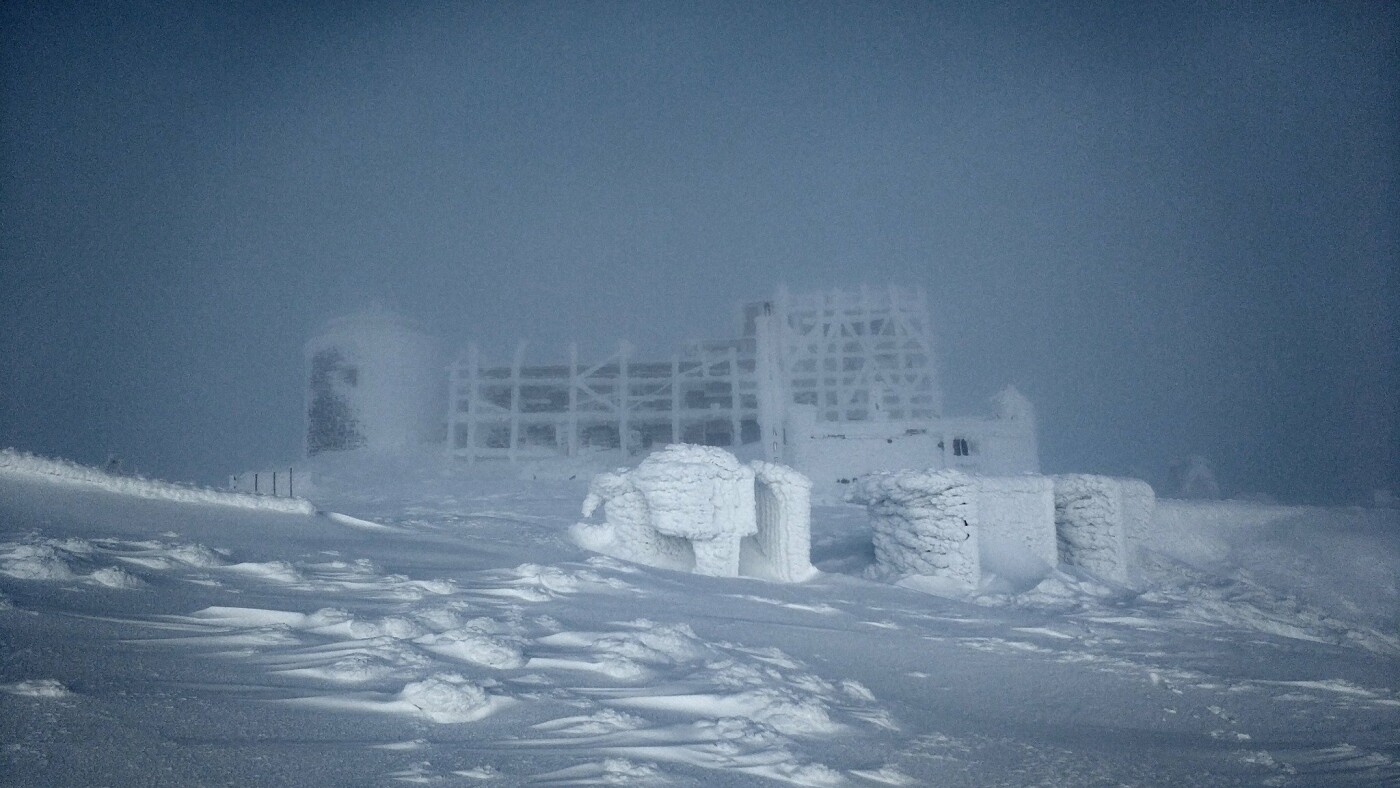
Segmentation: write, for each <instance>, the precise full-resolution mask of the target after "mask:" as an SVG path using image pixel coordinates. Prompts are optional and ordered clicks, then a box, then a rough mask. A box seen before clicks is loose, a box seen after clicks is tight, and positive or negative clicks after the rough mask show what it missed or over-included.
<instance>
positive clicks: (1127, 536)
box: [1055, 474, 1156, 583]
mask: <svg viewBox="0 0 1400 788" xmlns="http://www.w3.org/2000/svg"><path fill="white" fill-rule="evenodd" d="M1155 501H1156V499H1155V497H1154V495H1153V492H1152V488H1151V487H1150V486H1148V485H1147V484H1146V483H1145V482H1142V481H1138V480H1136V479H1116V478H1113V477H1109V476H1094V475H1090V474H1065V475H1061V476H1056V477H1055V531H1056V534H1057V536H1058V539H1059V549H1060V561H1061V562H1062V563H1064V564H1065V565H1067V566H1072V567H1076V568H1078V569H1083V570H1085V571H1087V572H1090V573H1092V574H1095V575H1097V576H1098V577H1100V578H1103V579H1105V580H1111V581H1114V582H1118V583H1128V582H1131V581H1132V580H1133V579H1134V576H1135V574H1136V566H1135V564H1136V561H1135V557H1136V554H1137V550H1138V547H1139V546H1140V545H1141V544H1143V543H1144V540H1145V538H1146V536H1147V529H1148V528H1149V527H1150V523H1151V521H1152V512H1153V509H1154V506H1155Z"/></svg>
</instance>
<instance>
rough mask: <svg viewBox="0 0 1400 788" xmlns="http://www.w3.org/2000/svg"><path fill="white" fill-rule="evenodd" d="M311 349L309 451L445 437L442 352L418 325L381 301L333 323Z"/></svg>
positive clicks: (383, 448) (381, 447)
mask: <svg viewBox="0 0 1400 788" xmlns="http://www.w3.org/2000/svg"><path fill="white" fill-rule="evenodd" d="M305 350H306V369H307V386H306V454H307V456H308V457H309V456H314V455H316V454H320V453H321V452H325V451H345V450H349V449H367V450H371V451H377V452H400V451H406V450H411V449H415V448H417V447H419V446H422V445H424V444H429V443H439V442H441V440H442V424H443V418H444V416H443V414H444V412H445V393H446V378H445V373H444V372H443V370H444V361H443V355H442V351H441V348H440V347H439V345H438V342H437V340H436V339H434V338H433V337H431V336H429V335H428V334H427V333H425V332H424V331H423V330H422V329H420V328H419V327H418V326H416V325H415V324H413V323H411V322H410V321H408V320H405V319H404V318H401V317H399V316H398V315H395V314H393V313H392V312H389V311H387V310H385V309H383V308H382V307H375V308H371V309H369V310H367V311H365V312H361V313H359V314H357V315H351V316H348V317H340V318H336V319H334V320H331V321H329V322H328V323H326V325H325V327H324V328H323V329H322V330H321V333H320V334H319V335H318V336H316V337H314V338H312V339H311V340H310V341H308V342H307V343H306V347H305Z"/></svg>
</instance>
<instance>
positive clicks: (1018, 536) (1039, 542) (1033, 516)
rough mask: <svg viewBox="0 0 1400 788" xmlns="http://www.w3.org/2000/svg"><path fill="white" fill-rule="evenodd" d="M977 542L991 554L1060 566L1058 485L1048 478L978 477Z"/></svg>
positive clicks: (1026, 476) (1028, 476) (1027, 475)
mask: <svg viewBox="0 0 1400 788" xmlns="http://www.w3.org/2000/svg"><path fill="white" fill-rule="evenodd" d="M975 482H976V485H977V520H978V521H977V531H978V534H977V538H978V540H979V543H980V547H981V551H982V554H983V555H984V556H986V555H987V554H988V552H989V551H991V552H995V553H998V554H999V555H1000V556H1001V557H1006V556H1007V554H1008V553H1015V554H1017V555H1020V556H1027V557H1030V558H1034V559H1035V560H1036V561H1038V562H1040V563H1043V564H1045V565H1046V566H1048V567H1054V566H1055V565H1056V564H1057V563H1058V562H1059V547H1058V546H1057V544H1056V540H1055V485H1054V483H1053V482H1052V481H1051V479H1050V477H1049V476H1039V475H1036V474H1029V473H1028V474H1023V475H1021V476H978V477H976V478H975Z"/></svg>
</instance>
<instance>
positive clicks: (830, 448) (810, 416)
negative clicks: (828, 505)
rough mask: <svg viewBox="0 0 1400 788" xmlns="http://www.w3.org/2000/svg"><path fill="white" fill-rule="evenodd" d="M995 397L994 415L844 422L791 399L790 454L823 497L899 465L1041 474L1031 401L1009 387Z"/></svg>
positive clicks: (901, 466) (983, 472)
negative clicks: (819, 418)
mask: <svg viewBox="0 0 1400 788" xmlns="http://www.w3.org/2000/svg"><path fill="white" fill-rule="evenodd" d="M993 404H994V406H995V412H994V414H993V415H992V416H990V417H976V416H971V417H946V416H945V417H938V418H934V419H928V420H919V421H907V420H906V421H892V420H887V421H878V420H876V421H845V422H819V421H817V411H816V409H815V408H813V407H811V406H808V405H791V406H789V407H788V413H787V419H786V422H785V433H786V438H787V444H786V456H787V460H788V462H789V463H791V464H792V466H793V467H794V468H796V469H797V470H799V471H801V472H802V473H803V474H804V475H806V476H808V477H809V478H811V479H812V483H813V485H814V490H815V491H816V493H817V494H818V495H822V496H825V497H831V496H834V495H839V494H840V491H841V490H843V489H844V487H845V485H846V484H849V483H850V482H851V480H853V479H855V478H856V477H859V476H864V475H866V474H870V473H878V472H883V471H893V470H897V469H900V468H956V469H958V470H962V471H965V472H967V473H976V474H990V475H999V476H1009V475H1014V474H1022V473H1037V472H1038V471H1039V470H1040V458H1039V452H1038V449H1037V445H1036V434H1035V430H1036V426H1035V417H1034V414H1033V412H1032V411H1031V408H1030V404H1029V403H1028V402H1026V401H1025V398H1024V397H1022V396H1021V395H1020V394H1019V393H1017V392H1016V391H1015V390H1014V389H1010V388H1008V389H1007V390H1006V391H1003V392H1002V393H1001V394H999V395H997V397H996V398H993Z"/></svg>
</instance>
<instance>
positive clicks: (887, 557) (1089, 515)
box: [846, 470, 1155, 591]
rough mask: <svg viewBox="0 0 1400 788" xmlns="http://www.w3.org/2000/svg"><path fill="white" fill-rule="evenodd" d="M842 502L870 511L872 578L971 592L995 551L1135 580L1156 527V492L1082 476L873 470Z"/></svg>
mask: <svg viewBox="0 0 1400 788" xmlns="http://www.w3.org/2000/svg"><path fill="white" fill-rule="evenodd" d="M846 500H848V501H850V502H852V503H859V504H864V505H865V507H866V511H867V512H868V513H869V515H870V523H871V529H872V531H873V540H874V543H875V565H874V566H873V567H872V570H871V574H872V575H873V576H876V577H881V578H884V579H892V578H898V577H907V576H911V575H918V576H921V577H924V578H932V579H934V580H936V581H940V582H941V583H942V584H943V585H946V586H949V587H951V590H961V591H971V590H975V589H976V588H977V587H978V585H979V584H980V582H981V580H982V564H983V562H984V561H985V560H987V558H986V557H987V555H989V554H999V555H1003V556H1005V555H1007V554H1008V553H1015V554H1016V555H1017V556H1018V557H1020V558H1021V559H1029V560H1032V561H1034V562H1037V563H1038V564H1041V565H1044V566H1046V567H1054V566H1056V565H1057V564H1064V565H1066V566H1071V567H1075V568H1077V569H1082V570H1084V571H1086V572H1088V573H1091V574H1093V575H1096V576H1098V577H1099V578H1101V579H1104V580H1108V581H1112V582H1117V583H1131V582H1134V581H1135V580H1136V577H1137V573H1136V567H1135V564H1136V545H1138V544H1141V543H1142V541H1143V536H1144V534H1145V532H1146V529H1147V528H1148V527H1149V526H1150V523H1151V520H1152V513H1153V509H1154V507H1155V497H1154V495H1153V492H1152V488H1151V487H1150V486H1148V485H1147V483H1145V482H1141V481H1138V480H1136V479H1116V478H1112V477H1107V476H1091V475H1083V474H1075V475H1065V476H1053V477H1050V476H1038V475H1034V474H1026V475H1022V476H1004V477H996V476H971V475H968V474H965V473H962V472H959V471H955V470H927V471H896V472H888V473H875V474H870V475H867V476H862V477H860V478H858V479H856V480H855V482H854V483H853V484H852V486H851V489H850V491H849V492H848V493H847V496H846Z"/></svg>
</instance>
